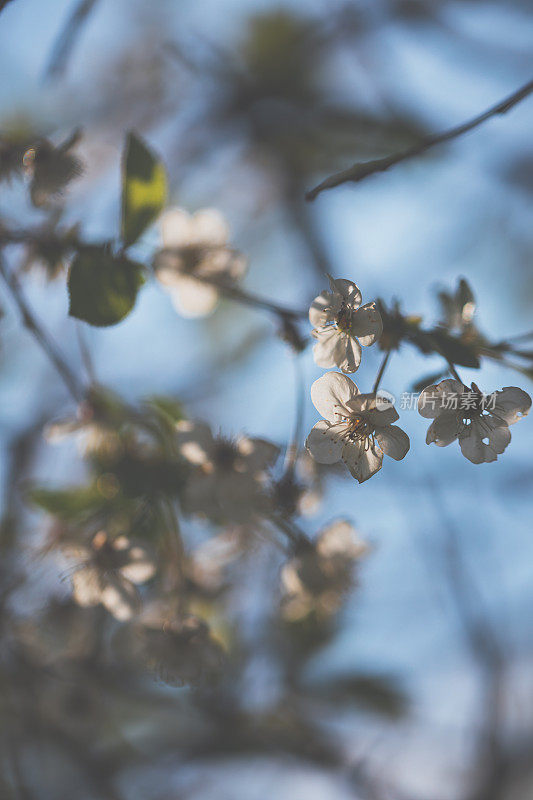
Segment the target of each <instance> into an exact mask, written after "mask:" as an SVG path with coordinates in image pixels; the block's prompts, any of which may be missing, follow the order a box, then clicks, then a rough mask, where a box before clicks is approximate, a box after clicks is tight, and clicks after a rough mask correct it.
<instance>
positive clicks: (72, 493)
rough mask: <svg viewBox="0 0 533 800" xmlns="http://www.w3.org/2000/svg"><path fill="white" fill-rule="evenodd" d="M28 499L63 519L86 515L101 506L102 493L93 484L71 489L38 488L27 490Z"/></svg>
mask: <svg viewBox="0 0 533 800" xmlns="http://www.w3.org/2000/svg"><path fill="white" fill-rule="evenodd" d="M29 499H30V501H31V502H32V503H33V505H35V506H38V507H39V508H41V509H42V510H43V511H46V512H47V513H48V514H52V515H53V516H55V517H59V518H60V519H64V520H74V519H78V518H80V517H87V516H89V515H90V514H91V513H93V512H94V511H95V510H97V509H98V508H101V506H102V502H103V500H102V495H101V494H100V493H99V492H98V491H97V489H96V487H95V486H94V485H91V486H76V487H73V488H71V489H57V490H56V489H38V488H33V489H30V491H29Z"/></svg>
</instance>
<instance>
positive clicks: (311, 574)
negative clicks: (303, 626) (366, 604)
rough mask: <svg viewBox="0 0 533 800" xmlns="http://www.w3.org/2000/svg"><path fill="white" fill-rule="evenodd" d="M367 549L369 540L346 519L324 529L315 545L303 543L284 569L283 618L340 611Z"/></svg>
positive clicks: (282, 582) (322, 614)
mask: <svg viewBox="0 0 533 800" xmlns="http://www.w3.org/2000/svg"><path fill="white" fill-rule="evenodd" d="M367 552H368V545H367V544H366V542H364V541H363V540H362V539H361V538H360V537H359V536H358V534H357V531H356V530H355V528H354V527H353V525H352V524H351V523H350V522H348V521H347V520H344V519H339V520H335V521H334V522H332V523H330V524H329V525H327V526H326V527H325V528H323V529H322V530H321V531H320V532H319V534H318V536H317V540H316V543H315V544H314V545H312V544H311V543H308V544H307V543H306V544H302V545H301V546H300V549H299V552H298V553H297V555H296V556H295V557H294V558H292V559H291V560H290V561H289V562H287V563H286V564H285V565H284V566H283V569H282V572H281V584H282V591H283V600H282V609H283V617H284V618H285V619H286V620H288V621H295V620H299V619H302V618H303V617H306V616H307V615H308V614H310V613H315V614H317V615H318V616H319V617H328V616H330V615H331V614H332V613H334V612H335V611H337V610H338V609H339V607H340V604H341V599H342V595H343V594H344V593H345V592H346V591H348V589H349V588H350V587H351V586H352V583H353V582H352V577H353V575H352V573H353V568H354V564H355V562H357V561H359V559H361V558H362V557H363V556H364V555H366V553H367Z"/></svg>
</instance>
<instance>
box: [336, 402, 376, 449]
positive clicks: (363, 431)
mask: <svg viewBox="0 0 533 800" xmlns="http://www.w3.org/2000/svg"><path fill="white" fill-rule="evenodd" d="M339 408H340V406H339ZM336 414H337V416H339V417H340V419H339V422H344V423H346V428H345V429H344V430H343V431H342V433H340V434H339V436H338V438H339V439H346V440H347V441H348V442H354V443H355V442H364V445H365V450H368V449H369V448H370V447H373V445H374V443H375V439H374V431H375V427H374V425H372V424H371V423H370V422H369V420H368V419H366V418H365V417H363V416H358V415H356V414H354V415H353V416H347V415H346V413H345V409H343V411H337V412H336Z"/></svg>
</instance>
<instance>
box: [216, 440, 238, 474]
mask: <svg viewBox="0 0 533 800" xmlns="http://www.w3.org/2000/svg"><path fill="white" fill-rule="evenodd" d="M238 456H239V453H238V451H237V450H236V448H235V446H234V444H233V443H232V442H230V441H228V440H227V439H218V440H217V442H216V444H215V447H214V449H213V456H212V458H213V464H214V465H215V467H217V468H218V469H222V470H224V469H233V468H234V467H235V462H236V460H237V458H238Z"/></svg>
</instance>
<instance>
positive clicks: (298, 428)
mask: <svg viewBox="0 0 533 800" xmlns="http://www.w3.org/2000/svg"><path fill="white" fill-rule="evenodd" d="M293 364H294V382H295V395H296V415H295V416H296V421H295V423H294V433H293V436H292V441H291V443H290V444H289V446H288V447H287V455H286V457H285V470H284V476H283V477H284V478H285V479H287V478H291V477H292V475H293V473H294V469H295V467H296V460H297V458H298V452H299V450H300V442H301V440H302V427H303V418H304V410H305V391H304V380H303V375H302V367H301V362H300V360H299V358H298V353H294V357H293Z"/></svg>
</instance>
